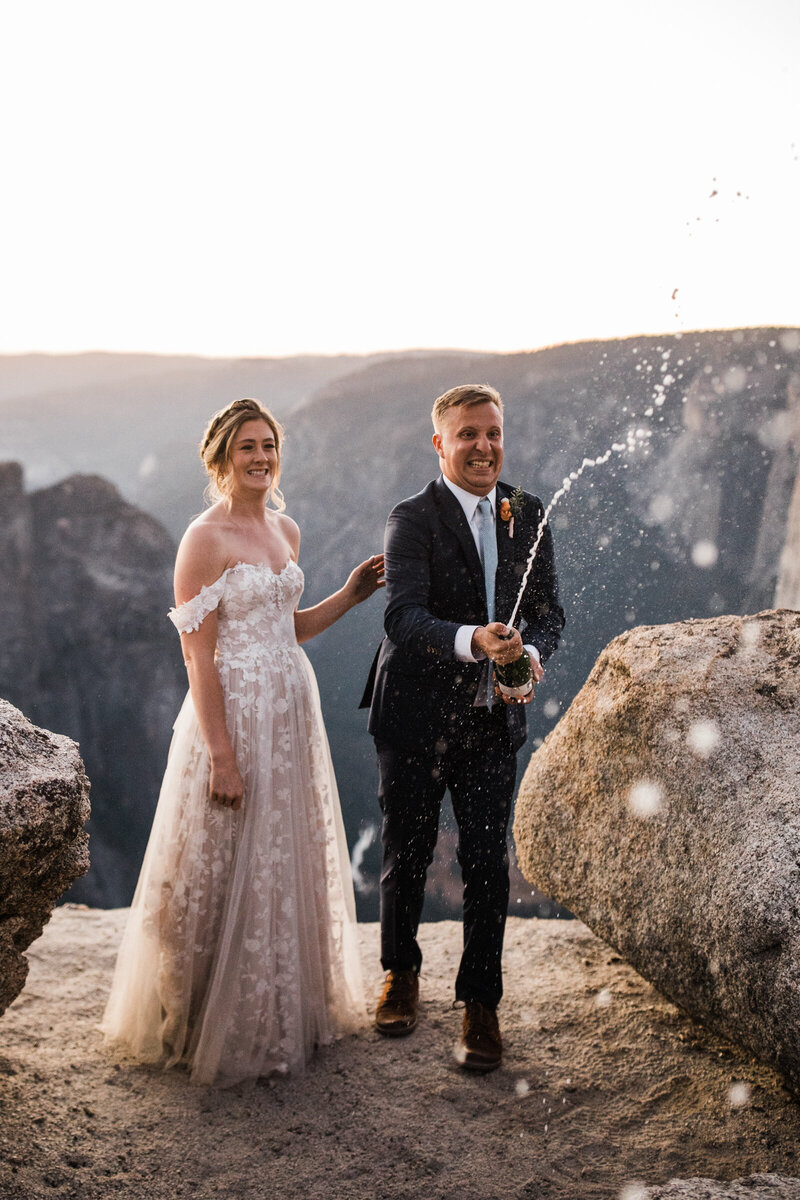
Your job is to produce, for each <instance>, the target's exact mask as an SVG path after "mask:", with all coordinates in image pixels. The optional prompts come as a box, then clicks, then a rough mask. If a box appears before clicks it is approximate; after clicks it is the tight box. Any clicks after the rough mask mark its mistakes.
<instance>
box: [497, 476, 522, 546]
mask: <svg viewBox="0 0 800 1200" xmlns="http://www.w3.org/2000/svg"><path fill="white" fill-rule="evenodd" d="M524 503H525V493H524V492H523V490H522V488H520V487H517V488H514V491H513V492H512V493H511V499H510V500H501V501H500V508H499V513H500V520H501V521H505V522H506V524H507V525H508V536H509V537H510V538H513V536H514V517H516V516H518V515H519V514H520V513H521V512H522V506H523V505H524Z"/></svg>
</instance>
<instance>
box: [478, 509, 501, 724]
mask: <svg viewBox="0 0 800 1200" xmlns="http://www.w3.org/2000/svg"><path fill="white" fill-rule="evenodd" d="M477 513H478V545H479V547H480V555H481V562H482V563H483V586H484V588H485V591H486V613H487V616H488V618H489V620H490V621H493V620H494V584H495V576H496V575H497V534H496V533H495V529H494V520H493V519H492V505H491V501H490V500H489V497H488V496H484V497H483V499H482V500H480V501H479V502H478V508H477ZM493 699H494V671H493V670H492V664H491V663H489V666H488V670H487V672H486V680H485V692H484V702H485V704H486V706H487V708H491V707H492V701H493Z"/></svg>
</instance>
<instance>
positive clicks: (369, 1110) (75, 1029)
mask: <svg viewBox="0 0 800 1200" xmlns="http://www.w3.org/2000/svg"><path fill="white" fill-rule="evenodd" d="M124 916H125V914H124V911H116V912H101V911H99V910H93V909H80V908H76V907H65V908H61V909H59V910H58V911H57V912H56V913H55V915H54V917H53V919H52V921H51V923H50V925H49V926H48V927H47V929H46V930H45V933H44V936H43V937H42V938H41V939H40V940H39V941H38V942H36V943H35V944H34V945H33V946H32V947H31V950H30V952H29V958H30V961H31V972H30V976H29V980H28V984H27V986H26V988H25V990H24V992H23V993H22V995H21V996H20V997H19V998H18V999H17V1000H16V1002H15V1003H14V1004H13V1005H12V1007H11V1008H10V1009H9V1010H8V1012H7V1013H6V1015H5V1017H3V1018H2V1025H1V1026H0V1029H1V1030H2V1034H1V1041H2V1049H1V1050H0V1055H1V1057H0V1105H1V1106H2V1133H1V1134H0V1197H2V1200H17V1198H22V1197H24V1198H25V1200H33V1198H38V1197H48V1198H53V1197H80V1198H81V1200H95V1198H96V1197H103V1198H105V1197H123V1198H126V1197H131V1198H132V1197H136V1198H139V1197H142V1198H145V1197H146V1198H147V1200H161V1198H164V1200H167V1198H169V1200H173V1197H180V1196H187V1197H189V1196H191V1197H198V1198H200V1200H203V1198H205V1197H220V1196H223V1197H237V1198H238V1197H242V1198H248V1200H249V1198H251V1197H252V1198H253V1200H256V1198H258V1200H268V1198H272V1197H279V1198H287V1200H295V1198H297V1200H300V1198H301V1197H302V1198H303V1200H332V1198H333V1200H336V1198H338V1197H346V1198H347V1200H361V1198H362V1197H363V1198H364V1200H366V1198H367V1197H369V1198H370V1200H490V1198H494V1197H503V1198H504V1200H505V1198H508V1200H537V1198H538V1197H542V1198H543V1200H551V1198H555V1197H558V1198H562V1197H563V1198H564V1200H566V1198H569V1200H576V1198H581V1197H606V1196H611V1197H619V1196H620V1194H621V1193H623V1191H624V1189H625V1187H626V1185H628V1184H630V1183H631V1182H632V1181H641V1182H642V1183H646V1184H651V1185H652V1184H657V1183H662V1182H664V1181H666V1180H668V1179H670V1178H673V1177H682V1178H687V1177H690V1176H711V1177H715V1178H718V1179H733V1178H739V1177H742V1176H747V1175H750V1174H753V1173H755V1172H761V1171H774V1172H776V1173H777V1174H780V1175H787V1176H795V1175H800V1166H798V1163H797V1154H798V1153H800V1144H799V1143H798V1136H799V1135H800V1107H798V1104H797V1102H796V1101H795V1100H794V1099H793V1098H792V1096H791V1095H790V1094H789V1093H788V1092H787V1090H786V1089H785V1088H784V1086H783V1085H782V1083H781V1081H780V1079H779V1078H778V1077H777V1076H776V1075H775V1074H774V1073H773V1072H772V1071H770V1070H768V1069H767V1068H765V1067H760V1066H758V1065H756V1064H755V1063H754V1062H752V1060H750V1059H749V1058H748V1057H747V1056H746V1055H744V1054H743V1053H741V1052H739V1051H738V1050H737V1049H735V1048H734V1047H732V1046H730V1045H728V1044H727V1043H724V1042H722V1041H720V1040H719V1039H717V1038H716V1037H713V1036H712V1035H710V1034H708V1033H706V1032H705V1031H704V1030H703V1029H701V1028H700V1027H698V1026H697V1025H695V1024H694V1023H693V1022H691V1021H690V1020H689V1019H688V1018H687V1017H685V1016H684V1015H683V1014H682V1013H681V1012H680V1011H679V1010H677V1009H676V1008H675V1007H674V1006H673V1005H671V1004H669V1003H668V1002H667V1001H666V1000H664V999H662V998H661V997H660V996H659V995H658V993H656V992H655V991H654V990H653V989H652V988H651V987H650V986H649V985H648V984H647V983H645V982H644V981H643V980H642V979H641V978H640V977H639V976H638V975H637V974H636V973H635V972H634V971H633V970H632V969H631V968H630V967H628V966H627V965H626V964H625V963H623V962H622V961H620V959H619V958H618V957H616V956H615V955H614V954H613V953H612V952H611V951H610V950H609V949H608V947H607V946H605V945H604V944H603V943H602V942H599V941H598V940H597V939H596V938H595V937H594V936H593V935H592V934H591V933H589V931H588V930H587V929H586V928H585V927H584V926H583V925H581V924H579V923H578V922H560V921H541V920H535V919H529V920H522V919H514V920H511V921H510V922H509V929H508V936H507V941H506V946H507V951H506V960H505V961H506V997H505V999H504V1001H503V1004H502V1007H501V1024H502V1028H503V1031H504V1034H505V1039H506V1056H505V1061H504V1065H503V1067H502V1069H501V1070H499V1071H497V1072H495V1073H493V1074H491V1075H488V1076H478V1077H476V1076H471V1075H469V1074H466V1073H465V1072H463V1071H462V1070H460V1069H459V1067H458V1066H457V1065H456V1063H455V1061H454V1059H453V1056H452V1049H453V1046H454V1044H455V1041H456V1037H457V1033H458V1028H459V1022H460V1014H459V1013H458V1012H456V1011H454V1010H453V1009H452V1007H451V992H452V981H453V978H454V976H455V971H456V966H457V963H458V954H459V943H460V937H461V927H460V925H459V924H457V923H454V922H450V921H448V922H442V923H437V924H428V925H426V926H425V927H424V930H423V933H422V937H421V941H422V944H423V949H424V951H425V954H426V959H425V968H424V974H423V990H422V996H423V1007H422V1017H421V1022H420V1026H419V1028H418V1029H417V1031H416V1032H415V1033H414V1034H413V1035H412V1036H411V1037H410V1038H405V1039H398V1040H391V1039H384V1038H381V1037H380V1036H379V1035H378V1034H377V1033H375V1032H373V1031H372V1030H371V1029H370V1028H365V1029H364V1031H363V1033H361V1034H359V1035H358V1036H355V1037H350V1038H347V1039H345V1040H343V1041H341V1042H339V1043H337V1044H336V1045H335V1046H334V1047H332V1048H330V1049H327V1050H325V1051H323V1052H321V1053H320V1054H319V1055H318V1056H317V1057H316V1058H315V1059H314V1060H313V1062H312V1063H311V1065H310V1067H309V1070H308V1072H307V1074H306V1075H305V1076H303V1077H299V1078H294V1079H278V1080H271V1081H263V1082H261V1083H259V1084H258V1085H257V1086H256V1087H255V1088H254V1089H250V1090H249V1091H248V1090H243V1089H233V1090H231V1091H209V1090H207V1089H204V1088H196V1087H192V1086H190V1085H189V1084H188V1083H187V1078H186V1074H185V1072H183V1071H173V1072H167V1073H164V1072H162V1071H159V1070H154V1069H152V1068H145V1067H140V1066H135V1065H126V1064H123V1065H119V1064H115V1063H113V1062H112V1061H111V1060H110V1059H109V1058H108V1057H107V1056H106V1055H105V1053H104V1051H103V1048H102V1045H101V1042H100V1039H99V1036H98V1034H97V1032H96V1028H95V1027H96V1024H97V1021H98V1020H99V1017H100V1014H101V1011H102V1008H103V1004H104V1000H105V996H106V991H107V988H108V983H109V978H110V972H111V968H112V965H113V960H114V954H115V949H116V945H117V942H118V939H119V934H120V930H121V927H122V923H123V921H124ZM361 939H362V940H361V944H362V951H363V959H364V967H365V974H366V978H367V980H368V981H369V983H370V989H371V991H372V992H377V989H378V986H379V982H380V969H379V967H378V966H377V948H378V929H377V926H375V925H363V926H361ZM732 1088H733V1089H734V1090H733V1092H731V1089H732ZM732 1101H733V1103H732Z"/></svg>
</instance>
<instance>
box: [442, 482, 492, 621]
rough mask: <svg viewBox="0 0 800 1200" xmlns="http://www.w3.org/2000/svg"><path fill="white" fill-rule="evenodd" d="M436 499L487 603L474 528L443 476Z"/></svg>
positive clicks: (481, 595) (445, 523)
mask: <svg viewBox="0 0 800 1200" xmlns="http://www.w3.org/2000/svg"><path fill="white" fill-rule="evenodd" d="M436 500H437V503H438V506H439V515H440V517H441V519H442V523H443V524H444V525H446V526H447V528H448V529H450V530H451V531H452V532H453V533H454V534H455V535H456V537H457V538H458V541H459V544H460V546H461V549H462V550H463V552H464V558H465V559H466V560H467V565H468V567H469V573H470V575H471V576H472V579H473V582H474V583H475V587H476V588H477V589H478V595H479V596H480V597H481V598H482V599H483V601H484V603H485V602H486V589H485V585H484V581H483V566H482V565H481V560H480V555H479V554H478V548H477V546H476V545H475V539H474V538H473V536H472V530H471V529H470V527H469V524H468V523H467V518H466V517H465V516H464V510H463V508H462V507H461V505H460V504H459V502H458V500H457V499H456V497H455V496H454V495H453V493H452V492H451V491H450V489H449V488H448V487H447V485H446V484H444V483H443V482H442V479H441V477H439V479H437V480H436Z"/></svg>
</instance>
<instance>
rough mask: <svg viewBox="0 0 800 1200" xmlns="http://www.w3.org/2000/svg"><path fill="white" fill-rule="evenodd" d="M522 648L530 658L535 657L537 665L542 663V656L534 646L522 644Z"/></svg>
mask: <svg viewBox="0 0 800 1200" xmlns="http://www.w3.org/2000/svg"><path fill="white" fill-rule="evenodd" d="M522 648H523V650H527V651H528V654H530V656H531V658H535V659H536V661H537V663H538V664H539V666H541V665H542V656H541V654H540V653H539V651H538V650H537V649H536V647H535V646H523V647H522Z"/></svg>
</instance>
